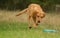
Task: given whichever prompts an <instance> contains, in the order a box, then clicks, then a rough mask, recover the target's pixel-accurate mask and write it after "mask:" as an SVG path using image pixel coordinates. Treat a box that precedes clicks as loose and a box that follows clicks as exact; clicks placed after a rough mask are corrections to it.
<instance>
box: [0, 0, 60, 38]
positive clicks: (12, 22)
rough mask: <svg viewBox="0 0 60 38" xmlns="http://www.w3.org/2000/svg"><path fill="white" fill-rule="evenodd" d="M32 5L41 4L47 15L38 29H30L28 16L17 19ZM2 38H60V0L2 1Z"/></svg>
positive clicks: (0, 11) (0, 21)
mask: <svg viewBox="0 0 60 38" xmlns="http://www.w3.org/2000/svg"><path fill="white" fill-rule="evenodd" d="M31 3H37V4H39V5H40V6H41V7H42V9H43V11H44V12H45V13H46V16H45V18H43V19H42V21H41V23H40V24H39V25H38V27H37V29H34V28H32V29H28V19H27V15H26V14H22V15H21V16H18V17H16V14H18V13H19V12H20V11H21V10H23V9H25V8H27V7H28V5H29V4H31ZM44 29H51V30H57V31H59V32H43V30H44ZM0 38H60V0H0Z"/></svg>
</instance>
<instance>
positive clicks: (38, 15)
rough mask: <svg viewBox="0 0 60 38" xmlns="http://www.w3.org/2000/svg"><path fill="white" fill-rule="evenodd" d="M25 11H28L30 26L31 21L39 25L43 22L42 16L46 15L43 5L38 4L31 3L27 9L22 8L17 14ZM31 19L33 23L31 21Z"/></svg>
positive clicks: (34, 24)
mask: <svg viewBox="0 0 60 38" xmlns="http://www.w3.org/2000/svg"><path fill="white" fill-rule="evenodd" d="M23 13H27V15H28V26H29V28H31V27H32V26H31V23H32V24H33V27H35V28H36V27H37V25H38V24H39V23H40V22H41V20H42V18H44V17H45V12H44V11H43V10H42V8H41V6H40V5H38V4H30V5H29V6H28V7H27V8H26V9H24V10H22V11H21V12H20V13H19V14H17V15H16V16H19V15H21V14H23ZM30 21H31V23H30Z"/></svg>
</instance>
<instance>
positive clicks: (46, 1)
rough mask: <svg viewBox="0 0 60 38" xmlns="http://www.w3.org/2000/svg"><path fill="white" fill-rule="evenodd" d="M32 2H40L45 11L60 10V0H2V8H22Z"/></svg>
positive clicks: (0, 7)
mask: <svg viewBox="0 0 60 38" xmlns="http://www.w3.org/2000/svg"><path fill="white" fill-rule="evenodd" d="M31 3H37V4H40V5H41V7H42V8H43V10H44V11H59V10H60V0H0V9H1V10H4V9H5V10H22V9H24V8H26V7H27V6H28V5H29V4H31Z"/></svg>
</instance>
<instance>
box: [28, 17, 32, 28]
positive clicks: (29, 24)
mask: <svg viewBox="0 0 60 38" xmlns="http://www.w3.org/2000/svg"><path fill="white" fill-rule="evenodd" d="M30 20H31V16H28V27H29V29H31V28H32V26H31V23H30Z"/></svg>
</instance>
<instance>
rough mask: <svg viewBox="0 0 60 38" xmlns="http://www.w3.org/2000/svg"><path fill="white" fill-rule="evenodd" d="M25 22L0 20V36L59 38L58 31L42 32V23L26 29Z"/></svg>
mask: <svg viewBox="0 0 60 38" xmlns="http://www.w3.org/2000/svg"><path fill="white" fill-rule="evenodd" d="M27 25H28V24H27V23H25V22H21V23H20V22H8V21H1V22H0V38H60V33H59V32H43V29H44V27H43V26H44V25H45V24H41V25H39V27H38V28H37V29H34V28H32V29H28V27H27ZM42 27H43V28H42Z"/></svg>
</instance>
